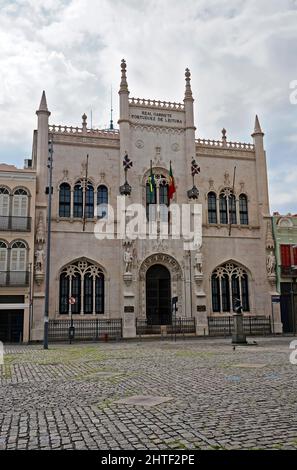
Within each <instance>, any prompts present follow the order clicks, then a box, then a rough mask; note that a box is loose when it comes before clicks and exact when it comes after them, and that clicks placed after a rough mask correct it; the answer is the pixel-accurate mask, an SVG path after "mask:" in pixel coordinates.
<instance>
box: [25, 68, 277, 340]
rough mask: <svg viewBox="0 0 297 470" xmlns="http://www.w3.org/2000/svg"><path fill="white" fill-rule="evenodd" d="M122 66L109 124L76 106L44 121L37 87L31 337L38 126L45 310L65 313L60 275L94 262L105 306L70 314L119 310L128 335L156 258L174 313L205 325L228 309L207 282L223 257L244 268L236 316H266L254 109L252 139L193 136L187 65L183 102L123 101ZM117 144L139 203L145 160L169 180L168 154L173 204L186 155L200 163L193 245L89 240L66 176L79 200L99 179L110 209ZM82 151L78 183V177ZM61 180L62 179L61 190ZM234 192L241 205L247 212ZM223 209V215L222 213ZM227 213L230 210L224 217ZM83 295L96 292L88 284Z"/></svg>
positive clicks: (37, 325) (263, 209)
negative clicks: (93, 120) (243, 300)
mask: <svg viewBox="0 0 297 470" xmlns="http://www.w3.org/2000/svg"><path fill="white" fill-rule="evenodd" d="M121 72H122V77H121V85H120V90H119V100H120V116H119V120H118V124H119V130H114V129H110V130H95V129H88V128H87V117H86V116H85V115H83V122H82V127H68V126H61V125H52V124H50V125H49V122H48V121H49V115H50V112H49V111H48V108H47V103H46V99H45V94H43V96H42V100H41V103H40V108H39V110H38V111H37V116H38V128H37V130H36V131H35V133H34V141H33V168H35V169H36V172H37V195H36V220H37V230H36V235H35V240H36V246H35V253H36V261H35V264H36V269H35V285H34V321H33V325H32V338H33V339H41V338H42V334H43V310H44V288H45V283H44V279H43V277H42V275H43V267H44V262H45V260H44V253H45V240H44V236H43V235H42V233H43V230H44V228H43V227H44V225H45V224H46V207H47V196H46V195H45V191H44V189H45V187H46V186H47V177H48V175H47V172H48V170H47V159H48V139H49V134H50V135H51V138H52V140H53V147H54V155H53V162H54V163H53V206H52V249H51V279H50V318H65V313H62V312H61V288H62V287H61V285H62V284H61V282H62V281H61V273H63V270H64V271H65V269H66V271H67V266H71V265H72V264H73V263H74V262H79V260H87V261H88V263H93V264H94V266H97V268H96V269H100V272H101V271H102V273H103V274H104V312H103V313H102V312H101V313H100V314H98V313H96V311H95V310H96V308H95V307H96V306H95V303H96V300H95V301H94V302H95V303H93V304H92V305H93V310H92V312H87V313H86V312H84V307H83V305H82V306H81V307H80V312H79V313H80V314H81V315H79V316H80V318H81V317H82V315H83V318H93V317H94V315H100V318H119V317H121V318H124V335H125V336H127V337H129V336H134V335H135V327H134V326H133V325H134V324H135V323H134V320H135V318H136V317H139V318H145V317H146V316H147V298H146V297H147V295H148V294H147V288H146V285H147V279H146V274H147V272H148V270H149V268H150V267H151V266H153V265H155V264H158V265H162V266H164V267H166V269H167V270H168V272H169V275H170V295H171V296H172V297H174V296H177V297H178V316H181V317H191V316H195V317H196V319H197V332H198V333H203V332H205V331H206V332H207V316H211V315H222V314H225V315H227V314H232V305H231V304H225V307H224V305H223V303H224V299H223V300H222V297H223V296H224V292H222V291H220V295H221V300H219V301H220V302H221V304H220V308H219V309H218V308H214V303H215V301H214V298H213V296H214V291H213V289H214V286H215V282H216V281H214V280H213V279H214V278H213V276H215V274H216V273H218V270H219V269H220V266H223V265H225V266H226V265H228V266H231V265H232V266H233V268H232V269H234V270H235V271H236V272H237V273H240V276H239V278H240V279H241V275H242V273H243V272H244V273H246V275H247V277H248V292H247V294H246V295H247V298H248V303H247V309H246V311H245V312H244V314H245V315H253V316H254V315H265V316H269V315H270V314H271V295H272V294H274V293H275V292H274V290H275V287H274V283H273V279H272V278H273V275H274V267H273V260H272V259H271V257H270V258H269V260H268V256H270V248H271V246H270V245H269V243H268V245H267V237H269V234H268V235H267V230H269V229H267V223H268V222H269V223H270V214H269V200H268V185H267V170H266V155H265V151H264V147H263V136H264V134H263V132H262V130H261V127H260V124H259V121H258V118H256V122H255V129H254V132H253V134H252V137H253V143H247V144H245V143H238V142H228V141H227V138H226V131H225V129H223V135H222V140H205V139H201V138H196V136H195V131H196V127H195V123H194V114H193V101H194V100H193V97H192V90H191V85H190V72H189V71H188V69H187V70H186V76H185V78H186V90H185V95H184V100H183V103H168V102H165V101H157V100H147V99H145V100H144V99H138V98H130V97H129V90H128V84H127V78H126V64H125V62H124V61H122V64H121ZM198 106H199V104H198ZM198 129H199V127H198ZM198 134H199V131H198ZM126 153H127V154H128V155H129V158H130V159H131V161H132V162H133V167H132V168H131V169H130V170H129V172H128V181H129V185H130V186H131V188H132V191H131V194H130V195H128V196H126V200H127V202H128V203H142V204H144V206H145V203H146V182H147V178H148V176H149V175H150V162H151V161H152V171H153V173H154V174H155V175H159V177H164V178H168V171H169V163H170V161H171V162H172V168H173V174H174V178H175V186H176V193H175V194H174V198H173V201H174V202H176V203H178V204H188V203H189V200H188V196H187V194H188V190H189V189H191V188H192V186H193V184H192V175H191V162H192V159H193V158H195V159H196V161H197V162H198V163H199V166H200V168H201V172H200V173H199V174H198V175H196V177H195V185H196V186H197V188H198V190H199V197H198V200H196V202H195V203H197V204H201V205H202V245H201V247H199V250H198V251H196V252H188V251H185V250H184V247H183V241H182V240H172V239H168V240H160V239H159V240H158V239H157V240H135V241H133V243H125V242H124V243H123V240H119V239H115V240H112V239H111V240H108V239H107V240H98V239H96V237H95V236H94V226H95V223H96V220H97V219H96V218H95V217H87V218H84V220H83V217H82V216H79V214H78V213H76V211H77V210H78V209H77V206H76V205H75V204H76V202H77V201H75V198H77V197H78V196H77V195H78V194H79V193H78V192H76V193H75V191H78V190H76V189H75V187H76V185H77V184H80V185H81V187H82V193H83V194H84V195H82V196H81V197H82V198H83V197H85V192H86V191H87V190H86V184H89V185H90V186H92V187H93V188H94V194H95V197H96V194H97V191H99V190H98V188H99V187H100V185H104V187H106V188H107V194H108V196H107V197H108V202H109V203H110V204H111V205H113V206H114V207H115V206H116V200H117V196H118V195H119V187H120V186H121V185H122V184H123V183H124V172H123V166H122V161H123V157H124V155H125V154H126ZM87 155H88V176H87V180H88V181H85V182H83V179H84V178H85V174H86V156H87ZM235 166H236V177H235V179H234V177H233V175H234V167H235ZM62 184H66V186H64V189H63V186H61V185H62ZM67 185H69V186H67ZM65 188H66V189H65ZM68 188H69V189H68ZM64 190H65V191H69V213H68V212H67V211H68V206H67V204H65V205H64V209H63V210H65V214H66V216H64V215H65V214H64V215H63V214H61V210H59V198H60V199H61V197H62V196H61V194H60V193H61V191H64ZM209 193H212V194H213V195H214V196H211V197H212V198H213V199H212V204H213V206H212V216H211V215H210V211H209V205H210V201H211V197H210V196H209ZM65 194H66V193H65ZM67 194H68V193H67ZM75 194H76V195H75ZM102 194H103V193H102ZM220 195H221V196H220ZM232 195H234V207H233V208H232V204H233V202H232V201H233V200H232ZM63 197H64V196H63ZM65 197H66V196H65ZM67 197H68V196H67ZM79 197H80V196H79ZM102 197H103V196H102ZM221 198H225V200H226V201H227V202H226V204H229V206H230V204H231V206H230V207H229V206H228V207H227V209H226V211H225V214H226V217H227V219H228V220H227V219H226V220H223V216H224V214H223V212H224V211H223V209H224V207H223V206H224V201H222V202H221ZM244 198H245V199H244ZM244 201H246V203H247V206H248V216H246V219H244V217H245V216H244V209H243V207H244V206H243V204H244ZM221 204H222V207H221ZM232 210H233V212H234V215H230V214H231V212H232ZM228 214H229V215H228ZM211 217H212V218H211ZM230 217H234V219H233V223H232V224H231V226H230V223H229V222H230ZM235 219H236V220H235ZM241 221H242V222H243V223H241ZM42 251H43V253H42ZM235 271H234V272H235ZM96 272H97V271H96ZM80 279H81V280H82V277H81V278H80ZM81 282H85V283H86V282H87V281H81ZM88 282H89V281H88ZM236 282H237V281H234V283H235V284H236ZM240 282H241V281H240ZM235 284H234V286H235ZM239 287H240V289H239V291H240V292H241V290H242V289H243V288H244V289H245V288H246V287H245V285H243V284H240V286H239ZM234 288H235V287H234ZM64 289H65V293H64V294H65V298H66V296H67V295H68V294H69V292H68V290H67V289H68V287H67V283H66V281H65V286H64ZM94 289H95V287H94ZM231 289H232V279H231ZM212 294H213V295H212ZM69 295H70V294H69ZM92 295H94V296H95V293H94V290H93V291H92ZM96 295H97V294H96ZM98 295H99V294H98ZM102 295H103V294H102ZM229 295H231V293H230V292H229ZM240 295H242V294H241V293H240ZM218 299H220V297H219V295H218ZM81 303H82V304H83V300H82V302H81ZM231 303H232V295H231ZM228 305H229V308H228ZM221 310H222V311H223V312H221ZM125 311H126V312H127V313H125ZM125 315H127V318H125ZM274 315H275V318H274V321H275V331H278V332H280V331H281V323H280V318H279V314H278V312H274ZM128 316H129V318H128ZM66 318H67V316H66Z"/></svg>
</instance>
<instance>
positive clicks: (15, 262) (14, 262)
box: [10, 248, 18, 271]
mask: <svg viewBox="0 0 297 470" xmlns="http://www.w3.org/2000/svg"><path fill="white" fill-rule="evenodd" d="M10 267H11V271H17V270H18V269H17V267H18V248H12V250H11V266H10Z"/></svg>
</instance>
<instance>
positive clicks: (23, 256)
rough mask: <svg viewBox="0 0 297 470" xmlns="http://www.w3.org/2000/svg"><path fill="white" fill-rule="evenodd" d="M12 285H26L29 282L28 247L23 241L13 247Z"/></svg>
mask: <svg viewBox="0 0 297 470" xmlns="http://www.w3.org/2000/svg"><path fill="white" fill-rule="evenodd" d="M10 271H11V272H10V283H11V285H13V284H24V283H26V280H27V246H26V245H25V243H24V242H22V241H15V242H14V243H13V244H12V245H11V255H10Z"/></svg>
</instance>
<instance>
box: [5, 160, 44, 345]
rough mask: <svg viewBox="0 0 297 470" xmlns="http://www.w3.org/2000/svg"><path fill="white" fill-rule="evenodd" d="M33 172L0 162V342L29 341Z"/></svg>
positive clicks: (32, 246) (34, 179)
mask: <svg viewBox="0 0 297 470" xmlns="http://www.w3.org/2000/svg"><path fill="white" fill-rule="evenodd" d="M35 182H36V177H35V171H34V170H32V169H31V168H27V169H18V168H16V167H15V166H13V165H6V164H3V163H2V164H0V341H3V342H20V341H23V342H28V341H29V339H30V322H31V321H32V309H31V299H32V286H33V284H32V281H33V269H32V268H33V263H34V220H35V218H34V214H35V193H36V185H35Z"/></svg>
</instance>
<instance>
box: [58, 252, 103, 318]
mask: <svg viewBox="0 0 297 470" xmlns="http://www.w3.org/2000/svg"><path fill="white" fill-rule="evenodd" d="M69 297H73V298H74V299H75V303H74V304H73V305H69ZM59 300H60V301H59V305H60V314H68V313H70V308H71V309H72V313H74V314H75V313H77V314H79V313H84V314H94V315H95V314H96V313H97V314H99V313H104V274H103V271H102V269H101V268H99V267H98V266H95V265H93V264H91V263H89V262H88V261H85V260H81V261H77V262H75V263H73V264H70V265H68V266H66V267H65V268H64V269H63V270H62V272H61V274H60V299H59Z"/></svg>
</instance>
